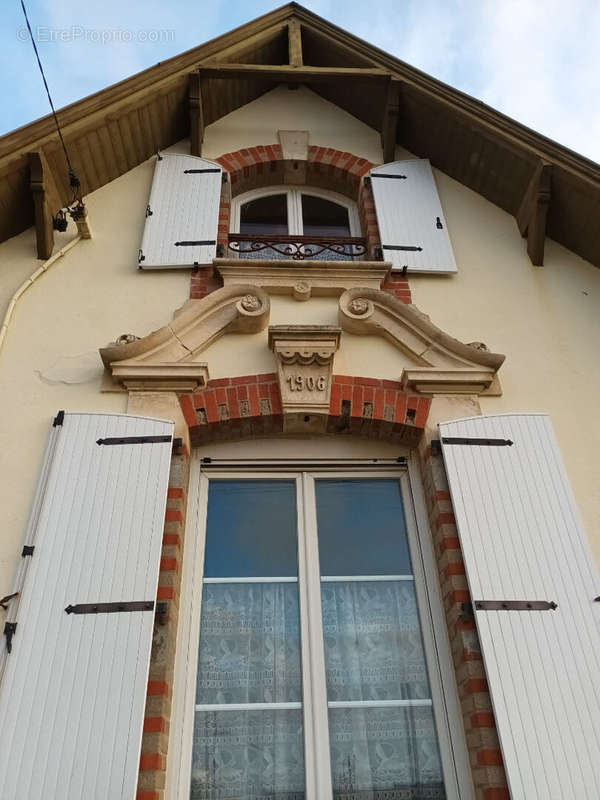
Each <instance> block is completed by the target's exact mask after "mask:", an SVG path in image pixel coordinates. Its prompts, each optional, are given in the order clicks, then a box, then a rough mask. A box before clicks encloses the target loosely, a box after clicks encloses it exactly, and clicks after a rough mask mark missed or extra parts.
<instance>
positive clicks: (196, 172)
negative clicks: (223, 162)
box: [183, 167, 221, 175]
mask: <svg viewBox="0 0 600 800" xmlns="http://www.w3.org/2000/svg"><path fill="white" fill-rule="evenodd" d="M205 172H221V169H220V168H219V167H215V168H211V169H184V170H183V174H184V175H200V174H202V173H205Z"/></svg>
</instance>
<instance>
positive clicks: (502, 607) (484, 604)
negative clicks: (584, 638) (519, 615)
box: [463, 600, 558, 617]
mask: <svg viewBox="0 0 600 800" xmlns="http://www.w3.org/2000/svg"><path fill="white" fill-rule="evenodd" d="M557 608H558V605H557V603H555V602H554V601H553V600H550V601H548V600H474V601H473V602H472V603H463V613H464V614H467V615H469V616H471V617H472V616H473V609H475V611H554V610H555V609H557Z"/></svg>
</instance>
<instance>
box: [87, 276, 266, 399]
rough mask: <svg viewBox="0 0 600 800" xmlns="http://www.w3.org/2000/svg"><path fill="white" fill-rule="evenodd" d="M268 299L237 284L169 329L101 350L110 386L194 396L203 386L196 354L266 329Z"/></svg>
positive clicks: (196, 304) (204, 370)
mask: <svg viewBox="0 0 600 800" xmlns="http://www.w3.org/2000/svg"><path fill="white" fill-rule="evenodd" d="M269 313H270V301H269V296H268V294H267V293H266V292H265V291H264V290H263V289H261V288H260V287H258V286H252V285H249V284H241V285H237V286H227V287H224V288H223V289H218V290H217V291H215V292H211V294H209V295H208V296H207V297H204V298H203V299H202V300H189V301H188V302H187V303H185V305H183V306H182V307H181V308H180V309H179V310H178V311H176V312H175V314H174V316H173V320H172V322H171V323H170V324H169V325H165V327H164V328H160V329H159V330H157V331H154V332H153V333H150V334H149V335H148V336H144V337H143V338H141V339H138V338H137V337H135V336H132V335H129V334H128V335H125V336H120V337H119V338H118V339H117V341H116V342H114V343H112V344H110V345H108V347H104V348H102V349H101V350H100V355H101V357H102V361H103V362H104V365H105V367H106V368H107V370H109V372H110V374H111V375H112V379H113V382H114V383H115V384H117V385H119V386H121V387H123V388H124V389H127V390H128V391H176V392H193V391H195V390H196V389H199V388H202V387H203V386H206V383H207V382H208V366H207V364H206V363H205V362H202V361H200V360H199V359H198V356H199V354H200V353H202V351H203V350H205V349H206V348H207V347H209V345H211V344H212V343H213V342H215V341H216V340H217V339H219V338H220V337H221V336H222V335H223V334H225V333H257V332H258V331H261V330H263V329H264V328H266V326H267V325H268V324H269Z"/></svg>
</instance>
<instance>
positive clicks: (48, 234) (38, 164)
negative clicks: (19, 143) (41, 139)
mask: <svg viewBox="0 0 600 800" xmlns="http://www.w3.org/2000/svg"><path fill="white" fill-rule="evenodd" d="M28 155H29V186H30V188H31V196H32V198H33V208H34V215H35V235H36V241H37V257H38V258H42V259H44V261H45V260H46V259H47V258H50V256H51V255H52V250H53V249H54V229H53V227H52V214H56V212H57V211H58V210H59V209H60V208H62V203H61V201H60V195H59V193H58V190H57V188H56V184H55V182H54V177H53V175H52V173H51V171H50V167H49V166H48V162H47V161H46V157H45V156H44V153H43V151H41V150H40V151H37V152H34V153H29V154H28Z"/></svg>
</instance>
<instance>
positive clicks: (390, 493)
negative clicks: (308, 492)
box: [316, 479, 412, 575]
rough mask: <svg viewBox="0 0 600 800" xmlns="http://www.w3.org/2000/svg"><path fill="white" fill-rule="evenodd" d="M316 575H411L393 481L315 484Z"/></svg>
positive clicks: (399, 499) (396, 485) (399, 498)
mask: <svg viewBox="0 0 600 800" xmlns="http://www.w3.org/2000/svg"><path fill="white" fill-rule="evenodd" d="M316 492H317V521H318V528H319V560H320V566H321V575H410V574H412V567H411V563H410V555H409V550H408V539H407V535H406V524H405V522H404V508H403V506H402V496H401V494H400V485H399V483H398V481H397V480H385V479H384V480H350V481H342V480H319V481H316Z"/></svg>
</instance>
